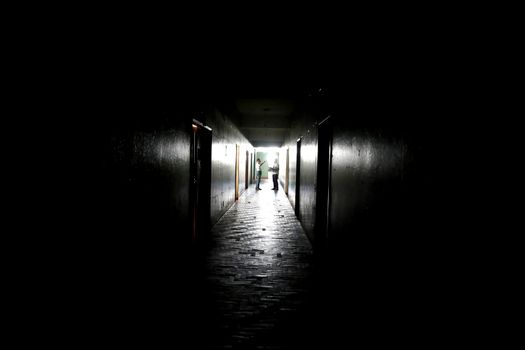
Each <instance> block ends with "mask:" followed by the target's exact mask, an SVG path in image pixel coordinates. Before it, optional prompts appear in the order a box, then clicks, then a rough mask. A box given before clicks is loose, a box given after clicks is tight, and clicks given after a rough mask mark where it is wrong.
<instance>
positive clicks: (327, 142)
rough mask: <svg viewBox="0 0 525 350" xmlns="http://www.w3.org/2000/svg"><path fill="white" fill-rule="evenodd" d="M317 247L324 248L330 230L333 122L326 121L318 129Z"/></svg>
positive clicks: (328, 119) (328, 118) (315, 241)
mask: <svg viewBox="0 0 525 350" xmlns="http://www.w3.org/2000/svg"><path fill="white" fill-rule="evenodd" d="M317 130H318V145H317V152H318V153H317V188H316V215H315V216H316V220H315V237H314V244H315V245H316V246H319V247H322V246H324V244H325V242H326V240H327V238H328V234H329V230H330V227H329V225H330V191H331V173H332V164H331V163H332V162H331V161H332V121H331V118H330V117H327V118H326V119H324V120H323V121H322V122H321V123H319V126H318V128H317Z"/></svg>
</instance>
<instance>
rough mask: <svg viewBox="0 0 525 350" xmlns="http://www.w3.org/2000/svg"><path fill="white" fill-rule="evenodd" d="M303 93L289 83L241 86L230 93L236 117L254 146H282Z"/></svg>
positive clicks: (237, 123) (236, 122) (238, 124)
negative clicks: (273, 86)
mask: <svg viewBox="0 0 525 350" xmlns="http://www.w3.org/2000/svg"><path fill="white" fill-rule="evenodd" d="M304 94H305V92H304V91H303V90H302V89H292V88H289V87H277V88H273V89H272V88H271V87H264V88H261V87H256V88H245V89H239V90H237V91H235V93H234V94H233V95H232V96H231V97H232V99H231V105H232V108H233V120H234V122H235V124H236V125H237V126H238V127H239V130H240V131H241V132H242V133H243V134H244V136H246V138H247V139H248V140H249V141H250V143H251V144H252V145H253V146H254V147H280V146H281V145H282V144H283V143H284V142H285V138H286V137H287V135H288V133H289V131H290V127H291V123H292V118H293V116H294V112H295V109H296V107H297V105H298V99H300V97H301V96H303V95H304Z"/></svg>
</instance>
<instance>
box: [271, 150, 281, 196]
mask: <svg viewBox="0 0 525 350" xmlns="http://www.w3.org/2000/svg"><path fill="white" fill-rule="evenodd" d="M269 169H270V171H271V172H272V180H273V188H272V190H274V191H279V183H278V182H277V179H278V178H279V161H278V160H277V158H275V160H274V161H273V166H272V167H270V168H269Z"/></svg>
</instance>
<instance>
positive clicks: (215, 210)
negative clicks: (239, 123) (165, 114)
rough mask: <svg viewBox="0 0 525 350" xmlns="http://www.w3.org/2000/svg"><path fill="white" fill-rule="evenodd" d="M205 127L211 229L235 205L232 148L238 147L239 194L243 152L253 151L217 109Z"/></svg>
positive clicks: (224, 115) (231, 123) (242, 183)
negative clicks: (209, 138) (209, 153)
mask: <svg viewBox="0 0 525 350" xmlns="http://www.w3.org/2000/svg"><path fill="white" fill-rule="evenodd" d="M206 124H207V125H208V126H209V127H211V128H212V170H211V223H212V225H213V224H214V223H216V222H217V220H219V218H220V217H221V216H222V215H223V214H224V213H225V212H226V210H228V208H229V207H230V206H231V205H232V204H233V203H234V202H235V157H236V146H237V145H239V146H240V147H239V148H240V156H239V192H240V194H242V193H243V192H244V191H245V167H246V151H248V152H251V153H253V147H252V145H251V144H250V143H249V141H248V140H247V139H246V138H245V137H244V135H242V133H241V132H240V131H239V129H238V128H237V127H236V126H235V125H234V124H233V122H232V121H231V119H230V118H229V117H228V116H227V115H226V114H224V113H223V112H221V111H219V110H217V109H213V110H212V111H210V113H209V114H208V115H206Z"/></svg>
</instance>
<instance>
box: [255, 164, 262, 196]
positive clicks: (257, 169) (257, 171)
mask: <svg viewBox="0 0 525 350" xmlns="http://www.w3.org/2000/svg"><path fill="white" fill-rule="evenodd" d="M263 164H264V162H262V163H261V159H259V158H257V162H256V163H255V174H256V177H257V185H256V187H255V189H256V190H260V189H261V187H259V185H260V184H261V175H262V170H261V165H263Z"/></svg>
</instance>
